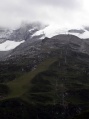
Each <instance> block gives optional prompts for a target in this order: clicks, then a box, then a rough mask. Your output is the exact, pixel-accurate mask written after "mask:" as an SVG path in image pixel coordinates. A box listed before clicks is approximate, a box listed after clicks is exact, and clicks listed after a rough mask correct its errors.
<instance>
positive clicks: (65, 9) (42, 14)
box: [0, 0, 89, 27]
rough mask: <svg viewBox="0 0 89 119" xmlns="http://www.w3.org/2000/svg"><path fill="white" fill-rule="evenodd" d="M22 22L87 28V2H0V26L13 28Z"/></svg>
mask: <svg viewBox="0 0 89 119" xmlns="http://www.w3.org/2000/svg"><path fill="white" fill-rule="evenodd" d="M22 21H28V22H32V21H41V22H44V23H47V24H51V23H53V24H58V25H59V26H61V27H79V26H86V25H88V26H89V0H0V26H4V27H5V26H6V27H7V26H10V27H15V26H17V25H19V24H20V23H21V22H22Z"/></svg>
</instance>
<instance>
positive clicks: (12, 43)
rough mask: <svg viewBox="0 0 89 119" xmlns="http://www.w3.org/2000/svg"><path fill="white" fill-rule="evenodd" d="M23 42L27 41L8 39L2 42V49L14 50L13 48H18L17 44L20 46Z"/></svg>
mask: <svg viewBox="0 0 89 119" xmlns="http://www.w3.org/2000/svg"><path fill="white" fill-rule="evenodd" d="M23 42H25V41H24V40H23V41H20V42H15V41H10V40H7V41H5V42H4V43H1V44H0V51H9V50H12V49H14V48H16V47H17V46H19V45H20V44H21V43H23Z"/></svg>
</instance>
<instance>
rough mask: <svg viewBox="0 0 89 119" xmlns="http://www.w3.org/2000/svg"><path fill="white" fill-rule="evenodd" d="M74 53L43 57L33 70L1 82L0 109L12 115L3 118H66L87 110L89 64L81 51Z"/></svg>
mask: <svg viewBox="0 0 89 119" xmlns="http://www.w3.org/2000/svg"><path fill="white" fill-rule="evenodd" d="M74 56H75V55H74ZM74 56H63V57H61V56H60V57H57V58H56V57H55V58H50V59H47V60H45V61H44V62H42V63H41V64H40V65H39V66H38V67H37V68H36V69H34V70H33V71H31V72H28V73H26V74H24V75H23V76H21V77H20V78H17V79H15V80H13V81H10V82H8V83H4V84H3V86H4V87H5V88H2V89H3V91H4V93H2V92H0V95H1V98H0V113H3V115H4V114H6V115H8V114H10V113H11V115H14V116H8V118H7V119H9V118H10V117H11V118H13V119H14V118H15V117H16V119H19V118H22V119H24V118H26V119H28V118H31V119H37V118H39V119H47V118H48V119H52V118H53V119H54V118H57V119H59V118H61V119H70V118H73V117H74V116H75V115H77V114H80V113H82V111H86V110H88V109H89V64H88V62H86V61H85V60H84V59H83V58H82V59H81V57H83V56H82V55H81V56H80V57H78V58H75V59H74ZM2 89H1V90H2ZM5 89H6V90H7V91H6V90H5ZM2 110H3V111H2ZM18 111H19V112H18ZM22 113H24V115H23V114H22ZM22 115H23V116H22ZM4 118H5V116H4Z"/></svg>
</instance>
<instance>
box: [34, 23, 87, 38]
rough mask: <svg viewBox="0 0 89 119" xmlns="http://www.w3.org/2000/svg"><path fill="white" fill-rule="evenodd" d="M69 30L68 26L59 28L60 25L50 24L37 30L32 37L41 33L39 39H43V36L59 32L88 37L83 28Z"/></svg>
mask: <svg viewBox="0 0 89 119" xmlns="http://www.w3.org/2000/svg"><path fill="white" fill-rule="evenodd" d="M69 30H70V29H68V28H60V26H58V25H53V24H52V25H49V26H47V27H45V28H44V29H42V30H39V31H37V32H36V33H34V34H33V35H32V37H34V36H39V35H41V36H42V37H41V39H43V38H44V37H48V38H51V37H53V36H55V35H60V34H71V35H75V36H77V37H79V38H82V39H86V38H89V31H88V30H86V29H84V28H82V29H81V28H80V29H75V31H76V32H75V31H74V32H73V31H72V32H69ZM79 31H80V32H79Z"/></svg>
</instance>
